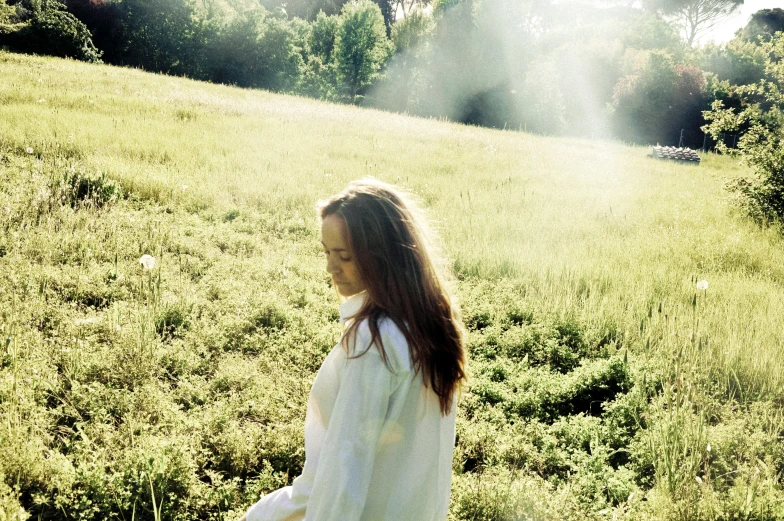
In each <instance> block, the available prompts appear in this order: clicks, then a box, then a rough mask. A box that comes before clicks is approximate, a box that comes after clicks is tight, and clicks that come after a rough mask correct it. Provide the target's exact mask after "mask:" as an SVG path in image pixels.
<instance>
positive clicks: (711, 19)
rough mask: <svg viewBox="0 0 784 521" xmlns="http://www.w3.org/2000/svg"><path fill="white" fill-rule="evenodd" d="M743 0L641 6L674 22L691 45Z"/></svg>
mask: <svg viewBox="0 0 784 521" xmlns="http://www.w3.org/2000/svg"><path fill="white" fill-rule="evenodd" d="M743 2H744V0H644V1H643V5H644V6H645V7H646V8H647V9H649V10H653V11H657V12H660V13H662V14H664V15H665V16H667V17H669V18H671V19H673V20H676V21H677V22H679V23H680V25H681V26H682V27H683V30H684V32H685V35H686V41H687V42H688V44H689V45H693V44H694V41H695V40H696V39H697V37H698V36H700V35H702V34H704V33H705V32H706V31H708V30H710V29H711V28H713V27H714V26H715V25H716V24H718V23H719V22H721V21H722V20H724V19H725V18H727V17H728V16H729V15H731V14H732V13H734V12H735V11H736V10H737V9H738V7H740V6H741V5H743Z"/></svg>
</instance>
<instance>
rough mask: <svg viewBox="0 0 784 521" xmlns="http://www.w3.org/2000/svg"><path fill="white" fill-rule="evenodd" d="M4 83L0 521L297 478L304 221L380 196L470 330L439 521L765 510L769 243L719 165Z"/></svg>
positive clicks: (772, 302)
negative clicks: (418, 216) (426, 229)
mask: <svg viewBox="0 0 784 521" xmlns="http://www.w3.org/2000/svg"><path fill="white" fill-rule="evenodd" d="M0 73H1V74H2V77H3V80H2V83H0V179H2V182H3V185H4V188H0V228H2V229H3V232H4V234H3V237H2V238H0V252H2V254H0V288H1V289H2V291H3V293H2V295H3V296H2V298H0V323H2V324H4V325H3V334H4V337H5V340H4V346H5V351H4V355H3V356H4V357H5V358H4V359H3V360H4V362H3V367H2V373H0V374H2V378H3V380H2V382H3V383H2V388H1V390H2V392H3V393H5V394H2V396H3V400H2V403H0V407H1V410H2V414H3V418H4V420H5V421H4V424H5V428H4V433H3V434H2V435H0V440H2V442H0V451H2V452H3V453H4V454H14V453H15V454H16V455H15V456H14V458H13V460H11V459H9V460H8V461H14V462H16V463H14V464H13V465H12V464H7V465H6V466H3V465H0V472H6V473H8V472H15V473H16V474H15V476H16V477H13V476H11V475H8V474H7V475H5V477H4V478H3V479H4V482H5V483H6V485H5V487H6V488H0V505H2V504H4V503H3V501H6V499H4V498H10V499H9V500H8V505H12V504H13V505H16V503H15V501H17V499H18V500H19V501H21V503H23V504H24V506H25V507H26V508H27V509H32V511H37V512H49V513H51V512H52V511H63V510H64V511H66V512H67V511H68V508H71V509H74V511H78V512H81V513H84V515H85V517H88V518H89V517H90V516H99V515H102V513H103V512H104V511H103V510H100V508H98V507H96V506H89V505H87V504H81V503H79V504H75V502H78V501H82V500H84V501H87V499H90V501H93V502H99V499H96V498H104V499H105V501H106V503H105V504H116V505H117V507H116V508H117V511H118V512H121V513H122V512H124V513H125V515H128V516H131V514H132V513H133V515H134V516H140V515H144V516H147V515H148V514H149V515H151V516H153V517H154V518H155V519H159V518H160V519H163V518H166V519H168V518H171V517H176V516H177V515H179V516H181V517H183V518H187V516H196V517H204V516H207V515H209V516H213V517H214V518H216V519H218V518H221V516H223V515H224V514H225V513H226V512H227V511H231V510H232V509H236V510H235V513H236V512H238V511H239V510H241V508H242V507H241V505H238V504H237V502H240V501H246V502H247V501H250V500H251V499H252V498H253V497H255V496H254V495H256V494H258V493H259V492H260V491H263V490H269V489H270V488H274V487H275V486H279V485H280V484H282V483H285V482H286V481H287V480H290V479H291V477H293V475H294V474H295V473H296V471H297V469H298V466H300V465H301V458H302V453H301V450H302V449H301V436H302V432H301V426H300V425H301V423H300V421H301V416H302V413H303V407H304V403H305V398H306V393H307V389H308V386H309V381H310V380H309V378H310V376H311V375H312V372H313V371H314V370H315V369H316V368H317V367H318V366H319V364H320V361H321V359H322V357H323V354H324V351H325V350H326V349H328V347H329V346H330V345H331V343H332V342H333V341H334V339H335V335H336V333H337V329H336V327H334V324H332V325H327V324H330V323H331V322H330V321H331V320H332V319H334V313H335V311H334V309H335V306H336V303H335V302H333V301H332V300H331V299H332V298H333V297H332V296H331V293H330V291H329V288H328V286H327V284H326V280H327V279H326V276H325V275H324V274H323V270H322V266H321V264H320V262H321V261H320V258H319V256H318V246H317V238H316V221H315V216H314V211H313V205H314V202H315V201H316V200H318V199H321V198H323V197H325V196H327V195H329V194H331V193H334V192H336V191H339V190H340V189H342V188H343V187H344V186H345V184H346V183H347V182H348V181H349V180H352V179H356V178H360V177H364V176H373V177H376V178H379V179H382V180H385V181H389V182H392V183H397V184H400V185H402V186H404V187H407V188H409V189H411V190H412V191H413V192H414V193H416V194H417V195H418V196H419V197H420V198H421V199H422V201H423V203H424V205H425V206H426V208H427V210H428V212H429V216H430V217H431V219H432V220H433V222H434V223H435V227H436V228H437V230H438V231H439V232H440V234H441V236H442V238H443V240H444V249H445V253H446V256H447V257H448V258H450V259H451V260H452V266H453V268H454V270H455V272H456V275H457V278H458V290H459V294H460V295H461V300H462V305H463V308H464V311H465V314H466V320H467V322H468V323H469V327H470V334H469V348H470V350H471V355H472V366H471V371H472V375H473V381H474V384H473V385H474V386H473V388H472V389H473V390H472V392H471V393H469V395H468V397H467V398H466V400H465V402H464V405H463V409H461V411H462V412H461V426H460V427H459V429H462V430H461V431H460V432H462V433H463V434H462V437H461V439H460V440H459V443H458V451H457V452H458V456H457V459H456V462H455V480H456V493H455V494H456V495H455V498H454V502H453V508H452V515H453V516H454V517H455V518H456V519H528V518H532V519H539V518H549V517H553V518H555V517H567V518H578V517H589V518H595V519H610V518H613V517H616V518H627V519H635V518H637V519H639V516H641V515H644V516H648V517H651V518H661V519H719V518H722V517H721V515H723V514H721V513H720V510H722V509H724V510H725V511H726V512H735V513H737V515H741V514H742V515H745V516H746V518H748V519H769V518H772V517H765V516H766V515H767V516H772V515H774V514H775V513H776V512H781V503H780V501H781V498H782V492H781V473H782V472H784V456H783V455H782V451H781V450H780V449H778V448H776V447H777V445H776V443H779V444H780V432H781V431H780V428H781V426H782V425H784V422H783V421H782V419H781V416H780V405H781V397H782V395H783V393H784V387H783V385H784V381H782V367H784V360H783V357H784V349H782V347H783V346H782V342H783V340H782V339H784V331H783V330H782V325H781V324H782V322H781V319H780V317H781V316H784V292H783V290H782V283H783V282H784V248H783V246H784V240H782V235H781V234H780V233H779V231H778V230H776V229H760V228H757V227H756V226H755V225H754V224H753V223H750V222H748V221H746V220H744V219H743V218H742V217H741V216H740V215H739V214H738V213H737V212H736V211H735V210H734V208H733V206H732V203H731V201H730V200H729V199H728V198H727V196H726V193H725V191H724V190H723V185H724V183H725V182H726V180H727V179H729V178H730V177H732V176H734V175H737V174H739V173H741V172H742V169H741V167H740V166H739V164H738V163H737V162H735V161H734V160H732V159H731V158H727V157H722V156H715V155H712V154H707V155H705V156H704V157H703V162H702V164H701V165H700V166H699V167H694V166H689V165H677V164H672V163H667V162H659V161H653V160H651V159H650V158H648V157H647V154H648V150H646V149H644V148H639V147H637V148H635V147H626V146H623V145H621V144H617V143H611V142H602V141H597V142H593V141H585V140H569V139H554V138H547V137H540V136H532V135H527V134H522V133H516V132H502V131H496V130H488V129H481V128H475V127H466V126H461V125H455V124H451V123H447V122H440V121H433V120H421V119H413V118H409V117H406V116H403V115H394V114H386V113H381V112H377V111H371V110H363V109H358V108H354V107H345V106H335V105H329V104H324V103H320V102H317V101H313V100H307V99H299V98H294V97H285V96H277V95H272V94H268V93H265V92H259V91H249V90H241V89H235V88H230V87H225V86H216V85H209V84H203V83H197V82H193V81H188V80H184V79H178V78H171V77H165V76H156V75H151V74H147V73H142V72H140V71H136V70H130V69H119V68H113V67H108V66H99V65H86V64H82V63H79V62H74V61H68V60H53V59H44V58H36V57H29V56H19V55H13V54H9V53H3V52H0ZM142 254H150V255H153V256H155V257H156V259H157V260H158V261H159V264H158V266H157V267H156V268H155V269H153V270H151V271H145V270H144V269H142V268H141V267H140V266H139V265H138V259H139V257H140V256H141V255H142ZM703 279H704V280H707V281H708V283H709V287H708V289H707V291H702V290H698V289H697V288H696V285H695V284H696V281H697V280H703ZM12 328H13V329H12ZM12 331H13V334H12ZM20 353H21V354H20ZM621 359H623V363H620V362H619V360H621ZM6 360H7V362H6ZM33 371H37V373H34V372H33ZM583 377H584V378H585V379H584V380H580V379H581V378H583ZM22 381H23V382H25V386H28V385H31V382H32V383H33V385H35V386H37V387H35V389H33V390H27V391H23V392H19V391H18V385H19V382H22ZM91 386H92V387H91ZM36 389H37V390H36ZM525 393H529V394H525ZM559 400H560V401H559ZM593 401H596V403H595V404H594V403H593ZM583 402H584V403H587V404H589V405H588V406H587V408H586V409H585V410H582V409H580V405H579V404H580V403H583ZM521 404H522V405H521ZM526 404H533V406H532V407H534V408H535V410H538V411H540V412H541V411H543V412H541V417H539V418H538V419H536V418H534V417H530V416H528V417H527V416H525V415H521V413H520V411H521V410H528V409H525V407H528V405H526ZM575 404H576V405H575ZM523 406H525V407H523ZM19 411H21V412H19ZM552 411H555V412H558V411H561V413H562V414H563V418H561V419H560V420H557V419H554V418H553V416H552V415H553V414H555V412H552ZM765 418H772V419H769V420H766V419H765ZM108 425H111V426H113V428H115V429H116V430H117V432H116V433H113V432H112V431H111V429H110V428H109V427H107V426H108ZM744 425H745V426H744ZM188 426H190V427H188ZM36 429H37V430H38V431H40V432H39V434H36V435H34V436H32V437H31V439H35V440H38V441H36V442H35V443H38V445H35V443H33V444H24V443H22V441H21V438H20V437H19V436H20V433H23V432H36ZM491 432H492V433H497V434H494V435H493V436H495V438H493V436H490V434H488V433H491ZM41 433H43V434H41ZM482 433H484V434H482ZM485 434H487V435H485ZM80 436H81V437H80ZM734 438H741V439H748V440H749V441H748V443H747V444H746V445H745V446H740V445H737V444H733V443H732V440H733V439H734ZM94 440H97V441H94ZM249 440H250V441H249ZM708 444H711V447H712V448H711V450H708V449H707V447H708ZM22 449H24V450H22ZM112 450H116V454H115V455H112V454H111V451H112ZM25 451H27V452H25ZM47 451H49V452H47ZM47 454H49V455H52V454H54V455H56V456H55V457H54V459H51V458H49V456H47ZM148 454H149V455H151V457H152V459H150V460H148V458H147V455H148ZM47 458H49V459H47ZM69 458H70V459H69ZM461 458H462V459H461ZM107 462H108V463H107ZM164 462H165V463H164ZM759 462H762V463H759ZM69 465H70V466H69ZM762 465H764V466H765V468H762ZM25 466H26V467H25ZM51 468H56V469H57V472H58V473H57V474H56V480H60V481H59V483H60V485H58V486H61V488H62V490H63V491H64V492H62V493H60V495H59V496H58V495H57V494H56V493H55V492H53V490H55V489H56V487H55V488H52V487H48V486H47V485H46V484H45V483H46V481H45V479H44V478H43V477H42V476H43V473H44V472H45V471H51ZM106 468H108V469H109V470H108V471H107V470H105V469H106ZM25 469H26V470H25ZM47 469H48V470H47ZM754 469H760V470H758V471H755V470H754ZM106 476H111V479H110V478H107V477H106ZM696 478H699V480H698V479H696ZM102 480H103V481H102ZM106 480H109V481H106ZM99 483H100V484H99ZM167 483H168V485H167ZM537 486H541V487H542V488H541V490H538V491H536V492H534V491H535V490H537ZM91 487H92V488H91ZM499 487H500V488H499ZM164 489H165V490H166V494H167V495H166V496H165V497H160V496H159V495H157V494H158V492H157V491H159V490H164ZM9 491H10V492H9ZM741 491H745V492H746V493H747V496H743V495H742V493H741ZM749 491H750V492H749ZM23 493H24V494H23ZM15 494H17V495H18V496H19V497H18V498H17V497H16V496H15ZM25 494H26V495H25ZM35 494H38V496H35ZM748 494H751V496H749V495H748ZM197 496H199V497H201V496H203V497H204V498H206V499H203V500H197V499H195V498H196V497H197ZM36 497H37V498H38V499H35V498H36ZM529 497H534V499H533V500H531V501H529V500H528V499H526V498H529ZM741 497H745V498H748V497H751V499H750V500H748V501H747V499H743V500H741V499H739V498H741ZM58 498H59V499H58ZM106 498H108V499H106ZM643 498H645V499H643ZM39 500H40V502H39V503H36V501H39ZM101 501H102V500H101ZM112 502H114V503H112ZM537 502H538V503H537ZM21 503H20V504H21ZM102 504H103V503H102ZM36 505H38V506H36ZM42 505H43V506H42ZM9 508H11V507H9ZM14 508H15V507H14ZM101 508H104V507H101ZM106 508H108V507H106ZM140 508H141V509H142V510H143V511H144V513H142V510H139V509H140ZM36 509H38V510H36ZM47 509H49V510H47ZM51 509H54V510H51ZM58 509H59V510H58ZM777 509H778V510H777ZM9 512H10V510H9ZM178 513H179V514H178ZM47 515H49V514H47ZM733 515H734V514H733Z"/></svg>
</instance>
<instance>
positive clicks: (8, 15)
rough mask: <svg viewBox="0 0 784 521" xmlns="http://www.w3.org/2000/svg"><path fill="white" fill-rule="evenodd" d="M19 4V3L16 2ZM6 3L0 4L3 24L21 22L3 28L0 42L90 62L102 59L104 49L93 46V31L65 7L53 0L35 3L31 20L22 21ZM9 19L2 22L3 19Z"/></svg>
mask: <svg viewBox="0 0 784 521" xmlns="http://www.w3.org/2000/svg"><path fill="white" fill-rule="evenodd" d="M17 5H19V4H17ZM9 7H10V6H6V3H5V2H3V4H2V5H0V23H9V22H12V21H13V20H14V19H15V18H16V19H17V20H19V21H20V22H23V23H21V24H18V25H17V26H15V27H13V26H12V27H8V28H7V29H5V30H3V29H0V44H6V45H10V46H12V47H15V48H18V49H21V50H25V51H28V52H35V53H40V54H49V55H52V56H61V57H69V58H74V59H78V60H83V61H88V62H100V61H101V60H100V58H101V52H100V51H99V50H98V49H96V47H95V45H93V41H92V38H91V35H90V31H89V30H88V29H87V27H86V26H85V25H84V24H83V23H82V22H81V21H79V20H78V19H77V18H76V17H75V16H74V15H72V14H71V13H68V12H66V11H65V10H64V9H65V6H64V5H63V4H61V3H59V2H57V1H54V0H47V1H44V2H37V3H36V2H32V3H31V4H30V5H29V7H30V8H31V9H30V13H31V17H30V18H29V20H20V17H19V16H18V12H17V14H16V16H14V14H12V11H11V10H10V9H9ZM3 17H4V18H5V19H6V22H3V21H2V18H3Z"/></svg>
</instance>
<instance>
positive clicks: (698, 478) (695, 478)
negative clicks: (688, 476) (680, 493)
mask: <svg viewBox="0 0 784 521" xmlns="http://www.w3.org/2000/svg"><path fill="white" fill-rule="evenodd" d="M694 481H696V482H697V483H699V484H700V485H702V478H701V477H699V476H694Z"/></svg>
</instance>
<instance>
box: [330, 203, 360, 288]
mask: <svg viewBox="0 0 784 521" xmlns="http://www.w3.org/2000/svg"><path fill="white" fill-rule="evenodd" d="M321 244H322V245H323V246H324V255H326V258H327V273H329V274H330V275H332V282H333V283H334V284H335V287H336V288H337V289H338V293H340V294H341V295H342V296H344V297H350V296H352V295H356V294H357V293H359V292H360V291H364V290H365V288H366V286H365V282H364V281H363V280H362V277H361V276H360V274H359V266H358V265H357V263H356V260H355V257H354V251H353V250H352V249H351V241H349V239H348V229H347V228H346V223H345V221H344V220H343V219H342V218H340V217H339V216H337V215H335V214H331V215H328V216H326V217H325V218H324V219H323V220H322V221H321Z"/></svg>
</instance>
